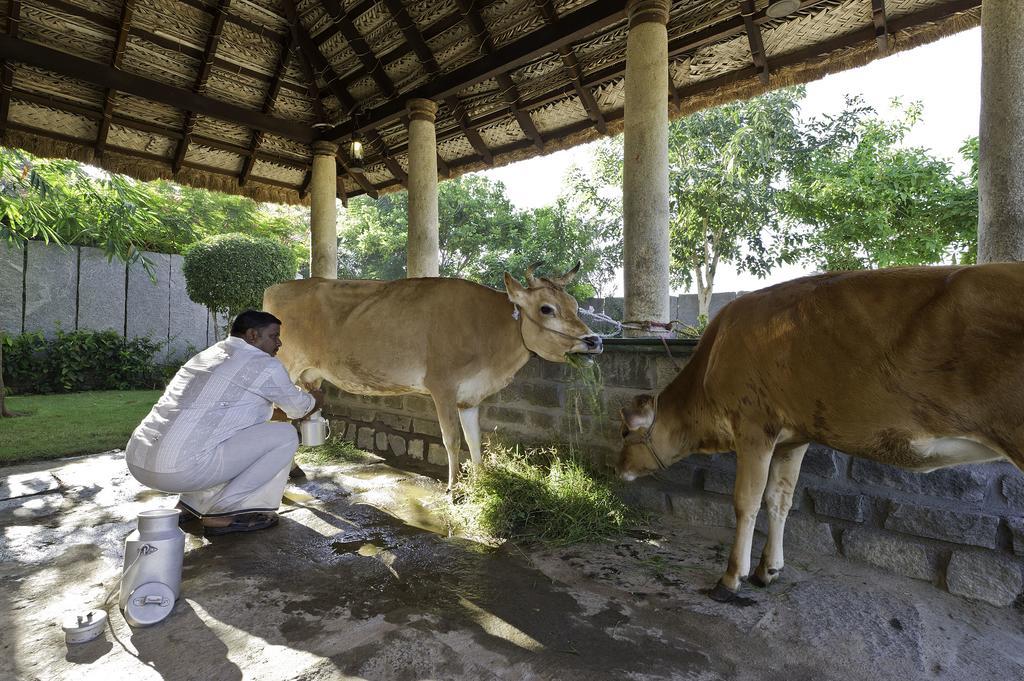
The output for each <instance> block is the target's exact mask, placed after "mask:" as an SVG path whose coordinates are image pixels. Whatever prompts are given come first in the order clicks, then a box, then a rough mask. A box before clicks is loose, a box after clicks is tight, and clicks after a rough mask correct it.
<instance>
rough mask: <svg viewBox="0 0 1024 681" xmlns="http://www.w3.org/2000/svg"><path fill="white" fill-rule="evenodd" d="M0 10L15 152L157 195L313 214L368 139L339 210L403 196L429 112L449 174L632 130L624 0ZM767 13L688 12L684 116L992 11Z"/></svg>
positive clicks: (832, 5)
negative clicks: (334, 166)
mask: <svg viewBox="0 0 1024 681" xmlns="http://www.w3.org/2000/svg"><path fill="white" fill-rule="evenodd" d="M0 4H3V5H4V10H3V15H4V17H5V18H6V23H5V25H6V32H4V33H2V34H0V60H3V62H2V63H3V69H2V75H0V79H2V81H0V126H2V134H3V143H4V144H6V145H8V146H17V147H21V148H22V149H25V150H27V151H29V152H31V153H34V154H37V155H40V156H61V157H67V158H74V159H78V160H82V161H86V162H88V163H92V164H94V165H98V166H100V167H103V168H106V169H108V170H111V171H114V172H119V173H124V174H127V175H130V176H133V177H137V178H140V179H147V180H148V179H154V178H168V179H174V180H176V181H178V182H182V183H184V184H189V185H193V186H197V187H205V188H210V189H217V190H220V191H225V192H231V193H237V194H245V195H248V196H251V197H253V198H256V199H258V200H269V201H280V202H301V201H304V200H305V199H306V198H307V197H306V191H307V188H308V185H309V170H310V165H311V160H312V152H311V144H312V142H313V141H314V140H315V139H318V138H326V139H332V140H338V141H346V140H347V139H348V138H349V137H350V136H351V135H352V133H353V132H354V131H356V130H358V131H359V132H360V133H361V134H362V137H363V139H364V140H365V142H366V146H367V162H366V163H365V173H362V174H361V173H350V172H347V166H346V165H345V164H346V161H347V159H346V156H345V154H346V147H345V145H343V146H342V150H341V151H339V154H338V164H339V182H338V190H339V195H340V196H343V197H346V196H353V195H357V194H362V193H370V194H373V195H375V194H377V193H381V192H387V191H391V190H394V189H399V188H401V187H402V184H403V183H404V182H405V180H406V172H407V168H408V165H407V153H406V152H407V132H406V130H407V129H406V121H405V119H404V114H405V104H406V102H407V100H408V99H410V98H412V97H425V98H429V99H433V100H434V101H435V102H437V103H438V104H439V105H440V109H439V111H438V114H437V139H438V168H439V172H440V173H441V175H442V177H447V176H456V175H460V174H462V173H465V172H468V171H471V170H479V169H482V168H486V167H489V166H497V165H503V164H506V163H509V162H512V161H516V160H521V159H525V158H529V157H532V156H536V155H539V154H546V153H549V152H552V151H556V150H559V149H564V148H567V147H570V146H573V145H576V144H579V143H581V142H585V141H588V140H591V139H594V138H596V137H598V136H600V135H603V134H613V133H617V132H618V131H620V130H621V126H622V116H623V94H624V89H623V73H624V71H625V53H626V28H627V26H626V19H625V2H624V0H613V1H609V0H596V1H593V2H588V1H587V0H0ZM767 6H768V1H767V0H675V1H674V2H672V9H671V14H670V19H669V24H668V34H669V54H670V57H669V59H670V63H669V71H670V76H671V78H670V83H671V87H670V90H671V92H667V93H665V98H666V105H667V106H669V108H670V112H671V115H672V116H677V115H682V114H683V113H689V112H691V111H695V110H697V109H701V108H704V107H707V106H711V105H714V104H718V103H722V102H725V101H729V100H732V99H736V98H743V97H749V96H752V95H755V94H758V93H760V92H763V91H766V90H768V89H772V88H776V87H780V86H782V85H790V84H794V83H798V82H805V81H808V80H813V79H815V78H818V77H820V76H822V75H824V74H826V73H830V72H834V71H839V70H842V69H846V68H850V67H852V66H857V65H860V64H864V63H866V62H869V61H871V60H873V59H876V58H878V57H881V56H884V55H885V54H886V53H889V52H894V51H897V50H902V49H906V48H908V47H912V46H915V45H918V44H922V43H925V42H929V41H931V40H934V39H936V38H938V37H940V36H942V35H946V34H949V33H953V32H956V31H960V30H963V29H965V28H969V27H972V26H976V25H977V24H978V23H979V20H980V14H981V8H980V7H981V0H817V1H808V0H804V1H803V2H802V3H801V6H800V9H799V10H798V11H796V12H795V13H793V14H792V15H790V16H787V17H785V18H782V19H772V18H770V17H768V16H767V15H766V14H765V9H766V7H767ZM744 14H745V15H746V16H744ZM317 124H321V125H317ZM324 124H327V125H324Z"/></svg>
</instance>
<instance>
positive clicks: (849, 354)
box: [616, 263, 1024, 600]
mask: <svg viewBox="0 0 1024 681" xmlns="http://www.w3.org/2000/svg"><path fill="white" fill-rule="evenodd" d="M1022 300H1024V264H1011V263H1004V264H991V265H976V266H968V267H914V268H900V269H889V270H875V271H861V272H839V273H830V274H821V275H817V276H810V277H804V278H802V279H796V280H794V281H790V282H787V283H784V284H779V285H777V286H772V287H770V288H766V289H764V290H761V291H756V292H753V293H748V294H746V295H744V296H742V297H740V298H737V299H736V300H735V301H733V302H732V303H730V304H729V305H727V306H726V307H725V308H724V309H723V310H722V311H721V312H720V313H719V315H718V316H717V317H715V319H714V320H713V321H712V323H711V324H710V325H709V326H708V329H707V332H706V333H705V334H704V337H703V338H702V339H701V341H700V343H699V344H698V345H697V348H696V350H695V351H694V354H693V356H692V357H691V359H690V361H689V363H688V364H687V365H686V366H685V367H684V368H683V370H682V372H680V374H679V375H678V376H677V377H676V378H675V379H674V380H673V381H672V382H671V383H670V384H669V385H668V386H667V387H666V388H665V389H664V390H662V392H661V393H660V394H659V395H658V396H657V397H656V398H651V397H650V396H640V397H638V398H637V399H636V400H635V401H634V403H633V405H632V406H631V407H628V408H626V409H623V410H622V418H623V425H624V430H623V437H624V440H625V442H624V445H623V448H622V452H621V453H620V455H619V459H618V462H617V465H616V470H617V472H618V473H619V475H620V476H621V477H622V478H624V479H626V480H633V479H635V478H636V477H637V476H639V475H643V474H645V473H649V472H651V471H653V470H655V469H658V468H664V467H666V466H669V465H671V464H672V463H673V462H674V461H678V460H679V459H681V458H682V457H684V456H687V455H689V454H690V453H691V452H700V453H712V452H722V451H730V450H732V451H735V452H736V487H735V491H734V503H735V508H736V541H735V544H734V545H733V548H732V554H731V556H730V557H729V566H728V570H727V571H726V572H725V575H724V576H723V577H722V579H721V580H720V581H719V583H718V585H717V586H716V587H715V589H714V591H712V594H711V595H712V598H715V599H716V600H728V599H729V598H731V597H732V596H733V595H735V593H736V592H737V590H738V589H739V586H740V578H741V577H744V576H746V575H747V572H748V570H749V568H750V547H751V539H752V534H753V531H754V521H755V519H756V517H757V513H758V510H759V508H760V506H761V500H762V496H763V497H764V502H765V506H766V507H767V510H768V541H767V543H766V544H765V547H764V552H763V554H762V556H761V563H760V565H759V566H758V567H757V570H756V571H755V572H754V575H753V576H752V577H751V580H750V581H751V582H752V583H754V584H755V585H757V586H767V585H768V584H769V583H770V582H771V581H772V580H773V579H775V577H776V576H777V575H778V573H779V571H780V570H781V569H782V566H783V556H782V535H783V529H784V527H785V522H786V516H787V514H788V513H789V508H790V505H791V504H792V499H793V490H794V487H795V486H796V482H797V477H798V476H799V473H800V463H801V461H802V459H803V456H804V452H805V451H806V450H807V445H808V443H809V442H811V441H816V442H821V443H824V444H827V445H829V446H831V447H835V448H836V449H839V450H841V451H844V452H848V453H849V454H851V455H853V456H860V457H865V458H868V459H873V460H875V461H878V462H881V463H886V464H891V465H894V466H901V467H903V468H909V469H911V470H916V471H930V470H934V469H936V468H941V467H943V466H953V465H956V464H962V463H977V462H983V461H993V460H997V459H1009V460H1010V461H1012V462H1013V463H1015V464H1016V465H1017V467H1018V468H1021V469H1024V417H1022V413H1021V412H1022V406H1024V405H1022V400H1024V306H1022V305H1021V301H1022Z"/></svg>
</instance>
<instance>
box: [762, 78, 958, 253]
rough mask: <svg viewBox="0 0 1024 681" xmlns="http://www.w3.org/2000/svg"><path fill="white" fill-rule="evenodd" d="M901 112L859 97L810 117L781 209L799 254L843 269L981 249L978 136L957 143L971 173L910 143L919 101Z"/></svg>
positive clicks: (918, 113) (917, 116)
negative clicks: (892, 115) (881, 110)
mask: <svg viewBox="0 0 1024 681" xmlns="http://www.w3.org/2000/svg"><path fill="white" fill-rule="evenodd" d="M894 104H895V105H896V107H897V108H898V109H899V110H900V111H901V115H900V117H899V118H898V119H897V120H895V121H888V120H885V119H883V118H881V117H880V116H879V115H878V114H877V113H876V112H875V110H874V109H873V108H871V107H869V106H866V105H864V104H863V102H862V101H861V100H860V98H859V97H852V98H848V99H847V103H846V106H845V108H844V109H843V111H841V112H840V113H839V114H837V115H833V116H825V117H823V118H821V119H816V120H813V121H811V122H810V123H809V124H808V125H807V126H806V127H805V128H804V130H803V132H802V135H801V141H800V151H799V153H798V154H796V155H795V160H796V163H794V165H793V167H792V171H791V178H790V182H789V187H788V190H787V191H786V192H785V193H784V200H783V201H782V207H783V210H784V212H785V214H786V216H787V219H788V220H789V221H790V223H791V224H792V230H793V231H792V235H793V236H794V237H795V238H796V239H799V241H800V243H801V248H800V258H801V260H802V261H803V262H805V263H808V264H811V265H813V266H815V267H818V268H820V269H827V270H842V269H861V268H874V267H892V266H896V265H920V264H931V263H938V262H964V263H971V262H974V261H975V259H976V254H977V221H978V191H977V139H976V138H974V139H972V140H968V141H967V142H966V143H965V144H964V146H963V147H962V148H961V153H962V154H963V155H964V157H965V158H966V159H967V160H968V161H973V164H974V165H973V169H972V170H971V171H970V172H968V173H967V174H958V173H956V172H954V170H953V168H952V167H951V165H950V163H949V162H947V161H945V160H943V159H939V158H936V157H934V156H933V155H932V154H931V153H929V152H928V151H927V150H925V149H922V148H918V147H906V146H905V145H904V142H905V139H906V136H907V134H908V133H909V132H910V130H911V129H912V128H913V126H914V125H915V124H916V123H917V122H918V121H919V120H920V117H921V106H920V104H912V105H909V106H905V107H904V106H902V105H900V103H899V102H898V101H895V102H894Z"/></svg>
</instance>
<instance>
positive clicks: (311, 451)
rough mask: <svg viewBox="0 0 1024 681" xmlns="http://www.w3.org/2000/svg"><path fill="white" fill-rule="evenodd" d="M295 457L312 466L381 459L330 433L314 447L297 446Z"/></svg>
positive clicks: (367, 461) (368, 461)
mask: <svg viewBox="0 0 1024 681" xmlns="http://www.w3.org/2000/svg"><path fill="white" fill-rule="evenodd" d="M295 459H296V460H297V461H298V462H299V463H308V464H312V465H314V466H323V465H326V464H332V463H371V462H374V461H380V460H381V458H380V457H379V456H377V455H376V454H371V453H370V452H366V451H363V450H362V449H359V448H358V447H356V446H355V445H354V444H352V443H351V442H348V441H347V440H342V439H341V438H339V437H338V436H336V435H332V436H331V437H330V438H328V439H327V441H326V442H324V443H323V444H322V445H318V446H316V447H299V451H298V453H297V454H296V456H295Z"/></svg>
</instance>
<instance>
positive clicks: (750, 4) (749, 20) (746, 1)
mask: <svg viewBox="0 0 1024 681" xmlns="http://www.w3.org/2000/svg"><path fill="white" fill-rule="evenodd" d="M755 14H756V12H755V10H754V0H740V16H741V17H743V25H744V27H745V28H746V30H747V42H748V43H749V44H750V56H751V58H752V59H753V60H754V66H756V67H757V77H758V78H760V79H761V82H762V83H767V82H768V56H767V55H766V54H765V53H764V40H763V39H762V38H761V27H760V26H758V25H757V24H756V23H754V17H755Z"/></svg>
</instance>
